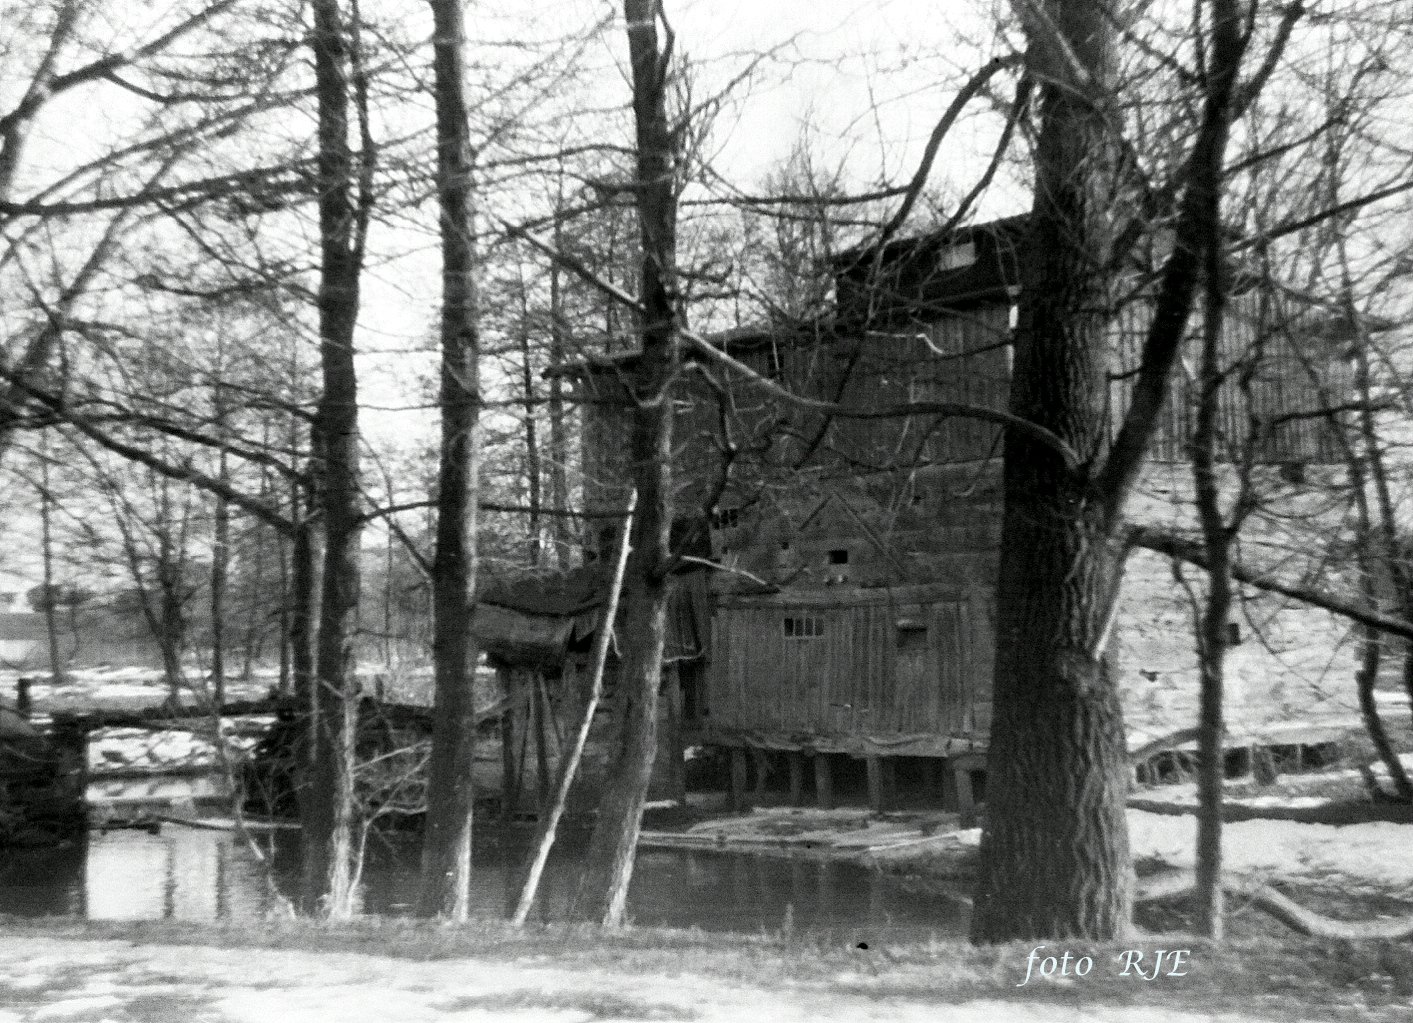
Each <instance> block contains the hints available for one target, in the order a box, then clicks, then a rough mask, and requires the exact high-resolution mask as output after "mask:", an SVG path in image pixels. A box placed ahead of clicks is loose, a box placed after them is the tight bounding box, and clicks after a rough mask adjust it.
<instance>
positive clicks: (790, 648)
mask: <svg viewBox="0 0 1413 1023" xmlns="http://www.w3.org/2000/svg"><path fill="white" fill-rule="evenodd" d="M986 605H987V600H986V596H985V595H984V594H982V593H980V592H977V591H972V592H970V593H967V592H963V591H961V590H958V589H957V588H954V587H945V586H942V587H939V586H911V587H902V588H898V589H876V590H871V591H856V592H816V593H813V594H801V593H787V594H777V595H773V596H759V597H734V598H730V599H728V600H726V601H724V602H723V604H722V605H721V606H720V608H719V610H718V613H717V616H716V619H715V623H714V629H713V643H712V657H711V661H710V663H709V665H708V668H707V696H706V710H707V717H706V718H705V719H704V720H702V721H701V722H699V724H700V725H701V726H702V734H703V736H704V737H708V738H710V739H713V740H715V741H720V742H725V743H728V744H749V745H754V746H763V747H773V748H779V749H810V750H815V751H818V752H826V753H837V752H847V753H853V754H856V755H864V754H878V753H888V754H896V755H913V756H945V755H947V754H949V753H955V752H960V751H965V750H970V749H971V748H972V746H973V744H974V743H975V741H976V740H978V739H983V738H984V736H985V734H986V729H987V728H988V727H989V725H990V713H991V692H990V685H989V678H990V662H991V658H992V655H993V651H994V646H995V640H994V634H993V632H992V626H991V614H990V608H989V607H988V606H986Z"/></svg>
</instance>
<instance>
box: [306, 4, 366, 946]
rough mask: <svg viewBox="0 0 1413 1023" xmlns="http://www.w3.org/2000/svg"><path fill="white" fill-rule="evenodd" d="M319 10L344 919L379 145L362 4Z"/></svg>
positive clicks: (329, 552)
mask: <svg viewBox="0 0 1413 1023" xmlns="http://www.w3.org/2000/svg"><path fill="white" fill-rule="evenodd" d="M312 9H313V12H314V30H313V32H312V33H311V36H310V44H311V46H312V48H313V51H314V69H315V79H316V90H317V97H318V108H319V128H318V137H319V160H318V179H319V241H320V254H321V255H320V282H319V297H318V298H319V302H318V304H319V342H320V344H319V361H320V366H321V368H322V372H323V385H324V389H323V394H322V396H321V397H320V399H319V412H318V419H317V421H316V424H315V425H316V429H317V438H316V440H315V443H314V449H315V452H316V457H317V458H318V469H319V476H320V496H321V500H322V511H323V517H324V522H323V526H324V538H325V539H324V572H323V583H322V596H321V599H320V606H319V633H318V644H317V656H316V668H315V670H316V675H317V677H316V680H315V687H314V701H313V702H314V707H313V714H312V719H313V728H312V735H311V738H310V742H309V755H310V760H311V766H310V779H309V785H308V788H307V790H306V791H305V792H304V795H303V798H302V800H301V817H302V819H303V828H304V831H303V843H302V844H303V854H304V862H303V881H302V887H301V891H300V905H301V908H302V909H303V911H304V912H306V913H315V912H321V911H322V912H324V913H326V914H327V915H329V916H330V917H336V918H342V917H347V916H349V915H351V914H352V913H353V909H354V907H353V896H354V893H353V888H352V885H353V878H352V874H351V870H352V856H353V845H352V843H353V834H352V828H353V819H352V818H353V806H354V803H353V756H354V741H353V740H354V735H355V733H356V729H357V714H358V681H357V677H356V674H355V671H354V651H353V630H354V624H355V615H356V612H357V609H358V597H359V549H358V547H359V536H360V534H361V533H362V528H363V516H362V513H361V509H360V505H361V489H360V486H359V436H358V377H357V372H356V370H355V368H354V358H353V353H354V346H353V339H354V329H355V327H356V325H357V321H358V301H359V276H360V273H361V270H362V264H363V252H364V242H365V239H366V237H367V229H368V218H369V213H370V208H371V206H370V204H371V195H370V193H369V188H370V186H371V182H370V177H371V172H372V164H371V161H372V160H373V158H374V153H373V150H372V144H371V139H370V138H369V137H368V111H367V106H366V97H367V93H366V83H365V82H364V80H363V68H362V63H361V60H362V55H361V53H360V50H359V40H358V28H359V26H358V20H357V14H356V8H355V14H354V16H353V18H352V19H351V21H347V22H346V21H345V19H344V16H343V12H342V11H341V10H340V4H339V2H338V0H314V2H313V4H312ZM350 98H353V100H354V105H355V109H356V111H357V121H358V130H359V133H360V136H361V142H362V145H361V156H360V157H359V159H358V160H355V157H354V153H353V150H352V147H351V145H350V142H349V131H350V122H349V104H350ZM355 189H356V199H355Z"/></svg>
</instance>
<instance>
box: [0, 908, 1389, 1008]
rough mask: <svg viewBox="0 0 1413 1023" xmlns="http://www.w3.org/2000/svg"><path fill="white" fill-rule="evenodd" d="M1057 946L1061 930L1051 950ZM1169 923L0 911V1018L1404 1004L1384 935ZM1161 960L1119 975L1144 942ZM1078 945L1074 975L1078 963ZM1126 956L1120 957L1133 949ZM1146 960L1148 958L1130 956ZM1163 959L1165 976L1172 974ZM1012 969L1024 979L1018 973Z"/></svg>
mask: <svg viewBox="0 0 1413 1023" xmlns="http://www.w3.org/2000/svg"><path fill="white" fill-rule="evenodd" d="M1062 945H1063V947H1062ZM1174 947H1175V943H1174V940H1173V937H1172V936H1168V937H1167V938H1166V939H1165V940H1162V941H1144V942H1140V943H1137V944H1134V945H1131V946H1118V945H1112V944H1107V945H1106V944H1094V943H1085V942H1072V943H1060V944H1057V943H1053V942H1052V943H1049V945H1048V947H1047V948H1046V949H1045V950H1044V952H1045V953H1049V952H1051V951H1053V952H1054V953H1055V954H1056V955H1057V956H1060V955H1062V953H1063V952H1069V953H1070V959H1069V961H1068V962H1067V963H1066V966H1065V968H1066V969H1067V970H1068V972H1069V974H1070V975H1069V976H1067V977H1061V976H1060V975H1059V973H1060V969H1059V968H1057V967H1056V965H1055V964H1053V963H1052V964H1050V970H1051V976H1049V977H1045V976H1042V975H1041V973H1040V971H1041V969H1042V968H1043V966H1044V965H1045V964H1044V960H1043V959H1040V958H1037V959H1036V960H1034V961H1033V962H1032V963H1030V964H1029V966H1030V974H1031V976H1030V980H1029V981H1026V980H1025V978H1026V974H1027V968H1028V963H1027V956H1028V954H1029V953H1030V952H1031V951H1032V950H1033V949H1034V948H1035V945H1034V944H1033V943H1024V944H1011V945H1005V946H999V947H991V948H973V947H971V946H969V945H967V944H965V943H963V942H960V941H943V940H934V941H930V942H914V943H907V944H888V943H876V944H872V945H870V946H869V947H868V948H866V949H864V948H859V947H857V943H856V942H850V941H848V940H842V939H840V938H839V937H837V936H834V937H819V936H810V935H794V936H792V935H761V936H756V937H746V936H740V935H708V934H704V933H702V932H697V931H676V930H665V929H656V928H629V929H626V930H624V931H621V932H618V933H603V932H601V931H599V930H597V929H595V928H581V927H568V926H562V925H551V926H539V927H530V928H527V929H526V930H524V931H516V930H513V929H511V928H510V927H508V926H507V925H505V924H503V923H500V922H498V921H487V922H478V923H476V924H473V925H470V926H467V927H447V926H439V925H436V924H428V923H422V922H415V921H387V920H381V921H378V920H361V921H356V922H353V923H349V924H341V925H319V924H313V923H308V922H301V921H284V920H281V921H267V922H264V923H261V924H257V925H244V926H192V925H179V924H173V923H145V924H98V923H80V922H75V921H43V922H24V921H15V920H6V921H3V922H0V1020H4V1021H5V1023H30V1021H39V1020H52V1019H69V1020H91V1021H95V1023H97V1021H101V1020H112V1021H115V1023H123V1021H137V1020H141V1021H159V1020H182V1021H187V1020H191V1021H204V1020H222V1021H247V1020H248V1021H251V1023H255V1021H261V1023H266V1021H299V1023H302V1021H316V1020H318V1021H325V1020H327V1021H338V1023H361V1021H364V1020H367V1021H369V1023H372V1021H378V1023H383V1021H385V1020H388V1019H397V1020H399V1021H401V1023H418V1021H450V1020H472V1019H474V1020H563V1021H571V1023H572V1021H579V1020H585V1021H587V1020H701V1021H711V1020H731V1021H738V1020H801V1021H804V1020H809V1021H828V1020H840V1021H844V1020H848V1021H856V1020H871V1019H889V1020H909V1021H910V1020H917V1021H919V1023H921V1021H924V1020H925V1021H928V1023H948V1021H968V1023H1041V1021H1060V1023H1079V1021H1081V1020H1089V1019H1097V1020H1101V1021H1123V1020H1128V1019H1142V1020H1144V1021H1145V1023H1189V1021H1196V1020H1212V1019H1221V1020H1228V1021H1233V1023H1234V1021H1239V1020H1240V1021H1246V1020H1296V1019H1308V1020H1331V1019H1350V1020H1352V1019H1356V1018H1357V1019H1360V1020H1375V1021H1384V1020H1389V1021H1393V1020H1410V1019H1413V1009H1410V1008H1409V1007H1408V1005H1407V1002H1408V999H1409V995H1410V994H1413V951H1410V949H1409V948H1408V946H1407V945H1392V944H1387V943H1350V942H1315V941H1309V940H1306V939H1295V938H1288V939H1285V940H1278V941H1262V942H1251V941H1245V940H1240V939H1238V940H1236V941H1234V942H1231V943H1229V944H1228V945H1226V946H1224V947H1223V948H1222V949H1221V951H1220V952H1219V953H1218V952H1216V951H1214V950H1212V949H1210V948H1207V947H1205V946H1204V945H1203V944H1202V943H1201V942H1197V941H1194V940H1184V941H1183V942H1182V944H1181V946H1180V947H1184V948H1187V949H1188V950H1189V954H1188V955H1187V956H1185V957H1183V958H1182V960H1181V961H1180V967H1181V968H1180V969H1174V968H1173V967H1172V966H1171V950H1172V949H1173V948H1174ZM1159 949H1162V950H1164V951H1165V952H1166V953H1168V955H1167V956H1166V957H1165V958H1164V962H1165V964H1166V965H1164V966H1163V967H1162V969H1161V970H1160V971H1159V976H1157V977H1156V978H1155V979H1152V980H1143V979H1139V978H1138V976H1137V973H1136V969H1135V970H1133V971H1131V972H1130V974H1129V976H1123V975H1122V967H1123V963H1124V958H1125V957H1124V956H1123V955H1122V953H1124V952H1126V951H1129V952H1137V951H1142V952H1144V953H1145V957H1144V962H1145V963H1147V964H1151V963H1152V962H1153V961H1154V959H1155V957H1156V955H1157V951H1158V950H1159ZM1084 956H1088V957H1089V959H1090V966H1089V968H1088V969H1086V970H1085V974H1086V975H1085V976H1083V977H1080V976H1076V975H1075V974H1074V972H1073V971H1074V966H1072V965H1070V964H1078V963H1080V962H1081V960H1082V957H1084ZM1129 958H1130V959H1132V958H1133V957H1132V956H1130V957H1129ZM1148 972H1151V965H1150V967H1149V968H1148V969H1145V973H1148ZM1174 974H1178V975H1174ZM1023 982H1024V983H1023Z"/></svg>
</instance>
